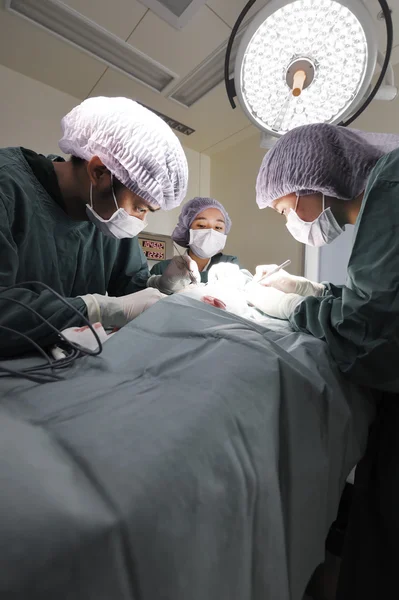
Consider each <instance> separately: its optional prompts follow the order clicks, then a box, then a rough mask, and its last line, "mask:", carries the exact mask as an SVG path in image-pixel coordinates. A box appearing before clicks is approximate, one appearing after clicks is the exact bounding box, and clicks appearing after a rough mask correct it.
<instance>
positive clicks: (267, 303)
mask: <svg viewBox="0 0 399 600" xmlns="http://www.w3.org/2000/svg"><path fill="white" fill-rule="evenodd" d="M245 291H246V295H247V302H248V303H249V304H252V306H255V308H257V309H258V310H260V311H262V312H263V313H265V314H266V315H269V316H270V317H276V318H277V319H283V320H286V321H288V319H289V318H290V316H291V315H292V314H293V312H294V310H295V308H296V307H297V306H298V304H300V303H301V302H302V300H303V297H302V296H299V295H298V294H286V293H284V292H281V291H280V290H277V289H276V288H273V287H264V286H263V285H259V283H255V282H251V283H249V284H248V285H247V287H246V288H245Z"/></svg>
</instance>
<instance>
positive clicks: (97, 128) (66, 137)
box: [59, 97, 188, 210]
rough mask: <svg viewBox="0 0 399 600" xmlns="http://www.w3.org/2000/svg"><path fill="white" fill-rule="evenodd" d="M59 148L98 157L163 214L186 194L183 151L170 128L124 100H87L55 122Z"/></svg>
mask: <svg viewBox="0 0 399 600" xmlns="http://www.w3.org/2000/svg"><path fill="white" fill-rule="evenodd" d="M61 126H62V131H63V137H62V139H61V140H60V142H59V146H60V148H61V150H62V151H63V152H65V153H66V154H71V155H73V156H77V157H79V158H83V159H84V160H90V159H92V158H93V156H98V157H99V158H100V159H101V161H102V163H103V164H104V166H106V167H107V169H109V171H110V172H111V173H112V174H113V175H114V177H116V178H117V179H118V180H119V181H120V182H121V183H122V184H123V185H125V186H126V187H127V188H129V190H131V191H132V192H134V193H135V194H137V195H138V196H140V197H141V198H143V199H144V200H146V201H147V202H150V203H151V204H154V205H156V206H159V207H160V208H162V209H164V210H170V209H171V208H174V207H175V206H179V204H181V202H182V201H183V199H184V197H185V195H186V192H187V182H188V166H187V159H186V156H185V154H184V150H183V148H182V146H181V144H180V142H179V140H178V138H177V137H176V135H175V134H174V133H173V131H172V130H171V129H170V127H169V126H168V125H167V124H166V123H165V122H164V121H163V120H162V119H161V118H160V117H158V116H157V115H155V114H154V113H153V112H151V111H150V110H148V109H147V108H144V107H143V106H141V105H140V104H138V103H137V102H134V101H133V100H129V99H128V98H105V97H99V98H89V99H88V100H85V101H84V102H82V104H80V105H79V106H77V107H76V108H74V109H73V110H71V112H70V113H68V114H67V115H66V116H65V117H64V118H63V119H62V122H61Z"/></svg>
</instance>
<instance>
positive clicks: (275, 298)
mask: <svg viewBox="0 0 399 600" xmlns="http://www.w3.org/2000/svg"><path fill="white" fill-rule="evenodd" d="M398 147H399V138H398V137H397V136H390V135H380V134H370V133H362V132H358V131H354V130H348V129H344V128H342V127H336V126H332V125H326V124H318V125H309V126H304V127H299V128H297V129H294V130H293V131H291V132H289V133H287V134H286V135H285V136H284V137H282V138H281V139H280V140H279V141H278V142H277V143H276V145H275V146H274V147H273V149H272V150H271V151H270V152H268V153H267V154H266V156H265V158H264V160H263V163H262V166H261V169H260V172H259V175H258V180H257V203H258V205H259V207H260V208H266V207H270V208H273V209H274V210H276V211H277V212H279V213H280V214H281V215H283V216H284V217H285V219H286V221H287V228H288V230H289V232H290V233H291V235H292V236H293V237H294V238H295V239H296V240H298V241H299V242H302V243H305V244H308V245H310V246H316V247H319V246H322V245H324V244H329V243H331V242H333V241H334V240H335V239H336V238H337V237H338V236H339V235H340V234H341V233H342V231H343V229H344V228H345V225H346V224H353V225H355V239H354V245H353V250H352V254H351V257H350V261H349V266H348V277H347V282H346V285H343V286H335V285H332V284H328V283H326V284H319V283H314V282H311V281H308V280H306V279H304V278H298V277H294V276H292V275H290V274H289V273H284V272H280V273H278V274H276V275H274V276H273V277H271V278H270V279H269V280H266V284H267V286H268V287H262V286H260V285H253V286H252V288H251V290H250V291H249V296H250V297H251V298H252V301H253V303H254V304H255V305H256V306H257V307H258V308H260V309H261V310H262V311H263V312H265V313H267V314H269V315H271V316H274V317H278V318H282V319H289V321H290V322H291V324H292V326H293V327H294V328H295V329H296V330H297V331H302V332H306V333H309V334H311V335H313V336H315V337H317V338H319V339H322V340H325V341H326V342H327V344H328V346H329V349H330V352H331V355H332V357H333V358H334V359H335V361H336V363H337V365H338V366H339V368H340V369H341V370H342V372H343V373H345V374H346V375H347V376H348V377H349V378H351V379H352V380H353V381H355V382H357V383H358V384H361V385H364V386H368V387H370V388H372V389H374V390H375V391H376V395H377V394H378V396H377V397H378V398H379V402H378V404H377V417H376V421H375V423H374V425H373V427H372V430H371V432H370V436H369V442H368V447H367V451H366V455H365V457H364V458H363V460H362V461H361V462H360V463H359V465H358V467H357V469H356V477H355V486H354V495H353V503H352V509H351V515H350V520H349V526H348V531H347V533H346V540H345V546H344V552H343V561H342V568H341V575H340V581H339V586H338V594H337V599H338V600H368V599H373V600H375V599H376V598H397V597H399V579H398V575H397V568H398V564H399V545H398V539H399V517H398V515H399V512H398V507H399V469H398V464H399V369H398V360H399V150H397V149H395V148H398ZM269 268H270V267H268V266H260V267H258V269H257V276H258V278H259V277H260V276H262V275H263V274H267V272H268V271H269Z"/></svg>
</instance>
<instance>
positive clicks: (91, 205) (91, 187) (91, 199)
mask: <svg viewBox="0 0 399 600" xmlns="http://www.w3.org/2000/svg"><path fill="white" fill-rule="evenodd" d="M90 207H91V208H93V184H92V183H90Z"/></svg>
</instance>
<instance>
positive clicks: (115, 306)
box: [81, 288, 165, 329]
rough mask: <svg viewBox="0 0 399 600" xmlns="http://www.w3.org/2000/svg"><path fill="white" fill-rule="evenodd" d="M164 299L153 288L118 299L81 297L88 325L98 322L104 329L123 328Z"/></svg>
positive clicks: (92, 295) (96, 295) (91, 295)
mask: <svg viewBox="0 0 399 600" xmlns="http://www.w3.org/2000/svg"><path fill="white" fill-rule="evenodd" d="M164 297H165V295H164V294H161V292H160V291H159V290H154V289H153V288H149V289H146V290H141V291H140V292H135V293H134V294H129V295H128V296H121V297H120V298H115V297H113V296H101V294H88V295H87V296H81V298H82V300H83V301H84V302H85V304H86V306H87V314H88V318H89V321H90V323H98V322H99V323H101V324H102V326H103V327H104V329H112V328H113V327H118V328H120V327H123V326H124V325H126V323H129V322H130V321H132V320H133V319H135V318H136V317H138V315H140V314H141V313H142V312H144V311H145V310H147V308H150V306H152V305H153V304H155V303H156V302H158V300H160V299H161V298H164Z"/></svg>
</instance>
